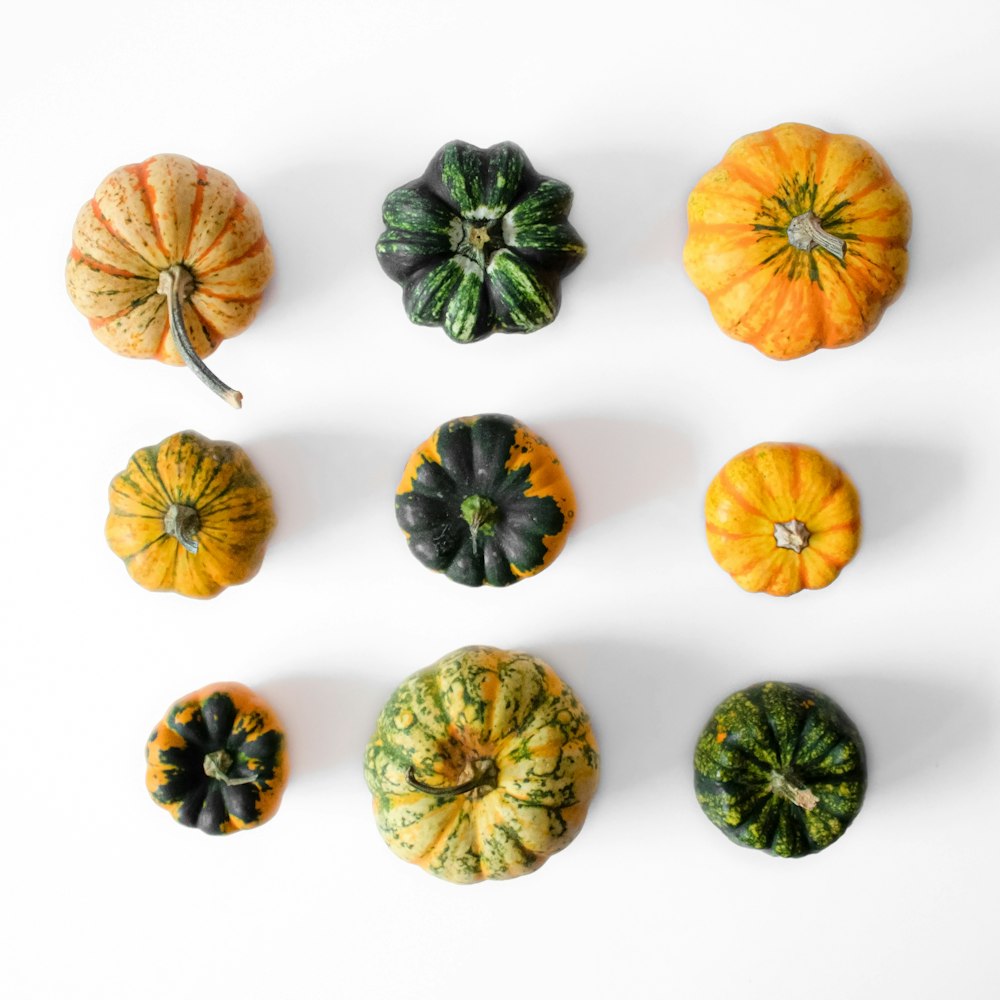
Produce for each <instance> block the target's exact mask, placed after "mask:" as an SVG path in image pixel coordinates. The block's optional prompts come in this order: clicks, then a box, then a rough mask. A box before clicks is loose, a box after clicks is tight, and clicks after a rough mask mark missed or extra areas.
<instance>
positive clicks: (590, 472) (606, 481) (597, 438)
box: [545, 416, 695, 530]
mask: <svg viewBox="0 0 1000 1000" xmlns="http://www.w3.org/2000/svg"><path fill="white" fill-rule="evenodd" d="M545 437H546V439H547V440H548V441H550V442H551V443H552V444H553V447H554V448H555V449H556V451H557V453H558V455H559V456H560V459H561V461H563V462H564V463H565V465H566V468H567V470H568V472H569V475H570V480H571V482H572V483H573V489H574V492H575V493H576V497H577V503H578V505H579V513H578V520H577V523H576V526H575V527H576V529H577V530H585V529H586V528H588V527H590V526H591V525H594V524H596V523H599V522H600V521H603V520H606V519H608V518H611V517H615V516H616V515H619V514H622V513H624V512H626V511H627V510H629V509H630V508H632V507H636V506H638V505H640V504H642V503H645V502H647V501H649V500H653V499H655V498H657V497H661V496H664V495H665V494H668V493H671V492H673V491H674V490H676V489H678V488H679V487H681V486H684V485H687V484H690V483H691V481H692V479H693V476H694V473H695V462H694V448H693V447H692V443H691V441H690V440H689V439H688V438H687V437H686V436H684V435H683V434H681V433H680V432H679V431H678V430H677V429H676V427H672V426H668V425H666V424H654V423H650V422H648V421H640V420H628V419H625V418H621V417H615V416H592V417H591V416H588V417H566V418H563V419H555V420H547V421H546V423H545Z"/></svg>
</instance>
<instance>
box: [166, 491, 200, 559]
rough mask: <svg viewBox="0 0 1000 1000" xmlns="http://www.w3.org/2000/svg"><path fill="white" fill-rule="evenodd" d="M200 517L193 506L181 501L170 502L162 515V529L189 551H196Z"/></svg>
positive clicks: (194, 552) (193, 553)
mask: <svg viewBox="0 0 1000 1000" xmlns="http://www.w3.org/2000/svg"><path fill="white" fill-rule="evenodd" d="M200 527H201V518H200V517H199V516H198V511H196V510H195V509H194V507H188V506H187V504H183V503H172V504H171V505H170V506H169V507H168V508H167V512H166V514H164V515H163V530H164V531H165V532H166V533H167V534H168V535H170V536H171V537H173V538H176V539H177V541H178V542H179V543H180V544H181V545H182V546H183V547H184V548H185V549H187V550H188V552H190V553H191V554H192V555H196V554H197V552H198V529H199V528H200Z"/></svg>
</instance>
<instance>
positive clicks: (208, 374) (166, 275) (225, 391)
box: [156, 264, 243, 410]
mask: <svg viewBox="0 0 1000 1000" xmlns="http://www.w3.org/2000/svg"><path fill="white" fill-rule="evenodd" d="M193 283H194V279H193V278H192V277H191V272H190V271H189V270H188V269H187V268H186V267H184V265H183V264H172V265H171V266H170V267H168V268H167V269H166V270H165V271H161V272H160V283H159V286H158V287H157V289H156V290H157V291H158V292H159V293H160V294H161V295H164V296H166V299H167V310H168V312H169V315H170V334H171V336H172V337H173V338H174V343H175V344H176V345H177V351H178V353H179V354H180V356H181V357H182V358H183V359H184V364H186V365H187V366H188V368H190V369H191V370H192V371H193V372H194V373H195V375H197V376H198V378H200V379H201V380H202V382H204V383H205V385H207V386H208V387H209V389H211V390H212V392H214V393H215V394H216V395H217V396H221V397H222V398H223V399H224V400H225V401H226V402H227V403H228V404H229V405H230V406H232V407H235V408H236V409H237V410H238V409H240V408H241V407H242V406H243V393H242V392H239V391H237V390H236V389H232V388H230V387H229V386H228V385H226V383H225V382H223V381H222V380H221V379H220V378H219V377H218V376H217V375H216V374H215V373H214V372H213V371H212V370H211V369H210V368H209V367H208V365H206V364H205V362H204V361H202V360H201V358H199V357H198V352H197V351H196V350H195V349H194V345H193V344H192V343H191V338H190V337H189V336H188V332H187V327H186V326H185V324H184V298H185V296H187V294H188V292H189V291H190V289H191V285H192V284H193Z"/></svg>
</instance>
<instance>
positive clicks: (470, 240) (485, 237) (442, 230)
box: [376, 142, 586, 343]
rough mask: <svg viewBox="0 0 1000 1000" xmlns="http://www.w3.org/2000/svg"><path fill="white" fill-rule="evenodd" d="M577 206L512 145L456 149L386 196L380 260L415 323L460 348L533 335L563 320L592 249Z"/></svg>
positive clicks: (565, 190)
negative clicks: (570, 282)
mask: <svg viewBox="0 0 1000 1000" xmlns="http://www.w3.org/2000/svg"><path fill="white" fill-rule="evenodd" d="M572 200H573V192H572V191H571V190H570V189H569V187H567V186H566V185H565V184H563V183H562V182H561V181H557V180H553V179H552V178H551V177H543V176H541V175H540V174H538V173H536V172H535V170H534V169H533V168H532V166H531V164H530V163H529V162H528V158H527V157H526V156H525V155H524V151H523V150H522V149H521V148H520V147H518V146H516V145H515V144H514V143H512V142H501V143H498V144H497V145H495V146H490V147H489V148H488V149H479V148H478V147H476V146H471V145H469V144H468V143H466V142H449V143H448V144H447V145H446V146H444V147H443V148H442V149H440V150H439V151H438V153H437V154H436V155H435V157H434V159H433V160H431V162H430V165H429V166H428V167H427V170H426V171H425V172H424V175H423V176H422V177H420V178H418V179H417V180H415V181H411V182H410V183H409V184H405V185H403V187H400V188H397V189H396V190H395V191H392V192H391V193H390V194H389V195H388V197H387V198H386V199H385V204H384V205H383V207H382V219H383V222H384V224H385V227H386V228H385V231H384V232H383V233H382V235H381V236H380V237H379V240H378V244H377V246H376V251H377V254H378V260H379V263H380V264H381V265H382V269H383V270H384V271H385V273H386V274H388V275H389V277H390V278H392V279H393V280H394V281H396V282H397V283H398V284H400V285H402V287H403V304H404V306H405V308H406V312H407V314H408V316H409V317H410V319H411V321H412V322H414V323H419V324H423V325H425V326H442V327H444V330H445V332H446V333H447V334H448V336H449V337H451V338H452V340H456V341H458V342H460V343H469V342H471V341H475V340H481V339H483V338H484V337H487V336H489V335H490V334H491V333H493V332H494V331H501V332H503V333H531V332H532V331H533V330H537V329H539V328H540V327H543V326H545V325H546V324H548V323H551V322H552V320H554V319H555V317H556V314H557V313H558V311H559V302H560V281H561V279H562V278H563V277H564V276H565V275H567V274H568V273H569V272H570V271H572V270H573V268H575V267H576V266H577V264H579V263H580V261H581V260H583V257H584V254H585V252H586V247H585V246H584V243H583V241H582V240H581V239H580V236H579V234H578V233H577V231H576V230H575V229H574V228H573V227H572V226H571V225H570V223H569V221H568V220H567V216H568V214H569V210H570V205H571V204H572Z"/></svg>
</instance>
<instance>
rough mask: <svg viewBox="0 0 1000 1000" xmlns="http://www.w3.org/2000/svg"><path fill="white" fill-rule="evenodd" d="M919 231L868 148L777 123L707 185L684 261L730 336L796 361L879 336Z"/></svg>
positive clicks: (727, 159)
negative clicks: (912, 239) (912, 232)
mask: <svg viewBox="0 0 1000 1000" xmlns="http://www.w3.org/2000/svg"><path fill="white" fill-rule="evenodd" d="M909 235H910V205H909V202H908V201H907V198H906V195H905V193H904V192H903V189H902V188H901V187H900V186H899V184H898V183H897V182H896V181H895V179H894V178H893V176H892V174H891V173H890V171H889V168H888V167H887V166H886V164H885V161H884V160H883V159H882V157H881V156H879V155H878V153H876V152H875V150H874V149H872V147H871V146H869V145H868V143H866V142H864V141H863V140H861V139H858V138H856V137H855V136H852V135H832V134H830V133H827V132H824V131H822V130H821V129H818V128H812V127H811V126H809V125H795V124H787V125H778V126H777V127H776V128H773V129H770V130H768V131H766V132H755V133H754V134H752V135H747V136H744V137H743V138H742V139H738V140H737V141H736V142H734V143H733V145H732V146H730V147H729V150H728V152H727V153H726V155H725V156H724V157H723V159H722V162H721V163H720V164H719V165H718V166H717V167H714V168H713V169H712V170H710V171H709V172H708V173H707V174H705V176H704V177H703V178H702V179H701V180H700V181H699V182H698V184H697V186H696V187H695V189H694V191H692V193H691V196H690V198H689V199H688V239H687V243H686V245H685V247H684V266H685V268H686V269H687V273H688V275H689V276H690V278H691V280H692V281H693V282H694V283H695V285H696V286H697V287H698V289H699V290H700V291H701V292H703V293H704V295H705V296H706V298H707V299H708V302H709V305H710V306H711V309H712V314H713V315H714V317H715V319H716V322H717V323H718V324H719V326H720V327H721V328H722V329H723V330H724V331H725V332H726V333H728V334H729V336H731V337H734V338H735V339H736V340H741V341H743V342H744V343H746V344H751V345H753V346H754V347H756V348H757V349H758V350H759V351H762V352H763V353H764V354H766V355H768V356H769V357H772V358H778V359H781V360H785V359H789V358H799V357H802V356H803V355H805V354H810V353H812V352H813V351H815V350H816V349H817V348H820V347H846V346H848V345H849V344H854V343H856V342H857V341H859V340H861V339H862V338H863V337H866V336H867V335H868V334H869V333H871V331H872V330H873V329H874V328H875V325H876V324H877V323H878V321H879V319H880V318H881V316H882V312H883V310H884V309H885V308H886V306H888V305H889V303H890V302H892V301H893V300H894V299H895V298H896V296H897V295H898V294H899V292H900V290H901V289H902V286H903V280H904V278H905V276H906V268H907V253H906V243H907V240H908V239H909Z"/></svg>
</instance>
